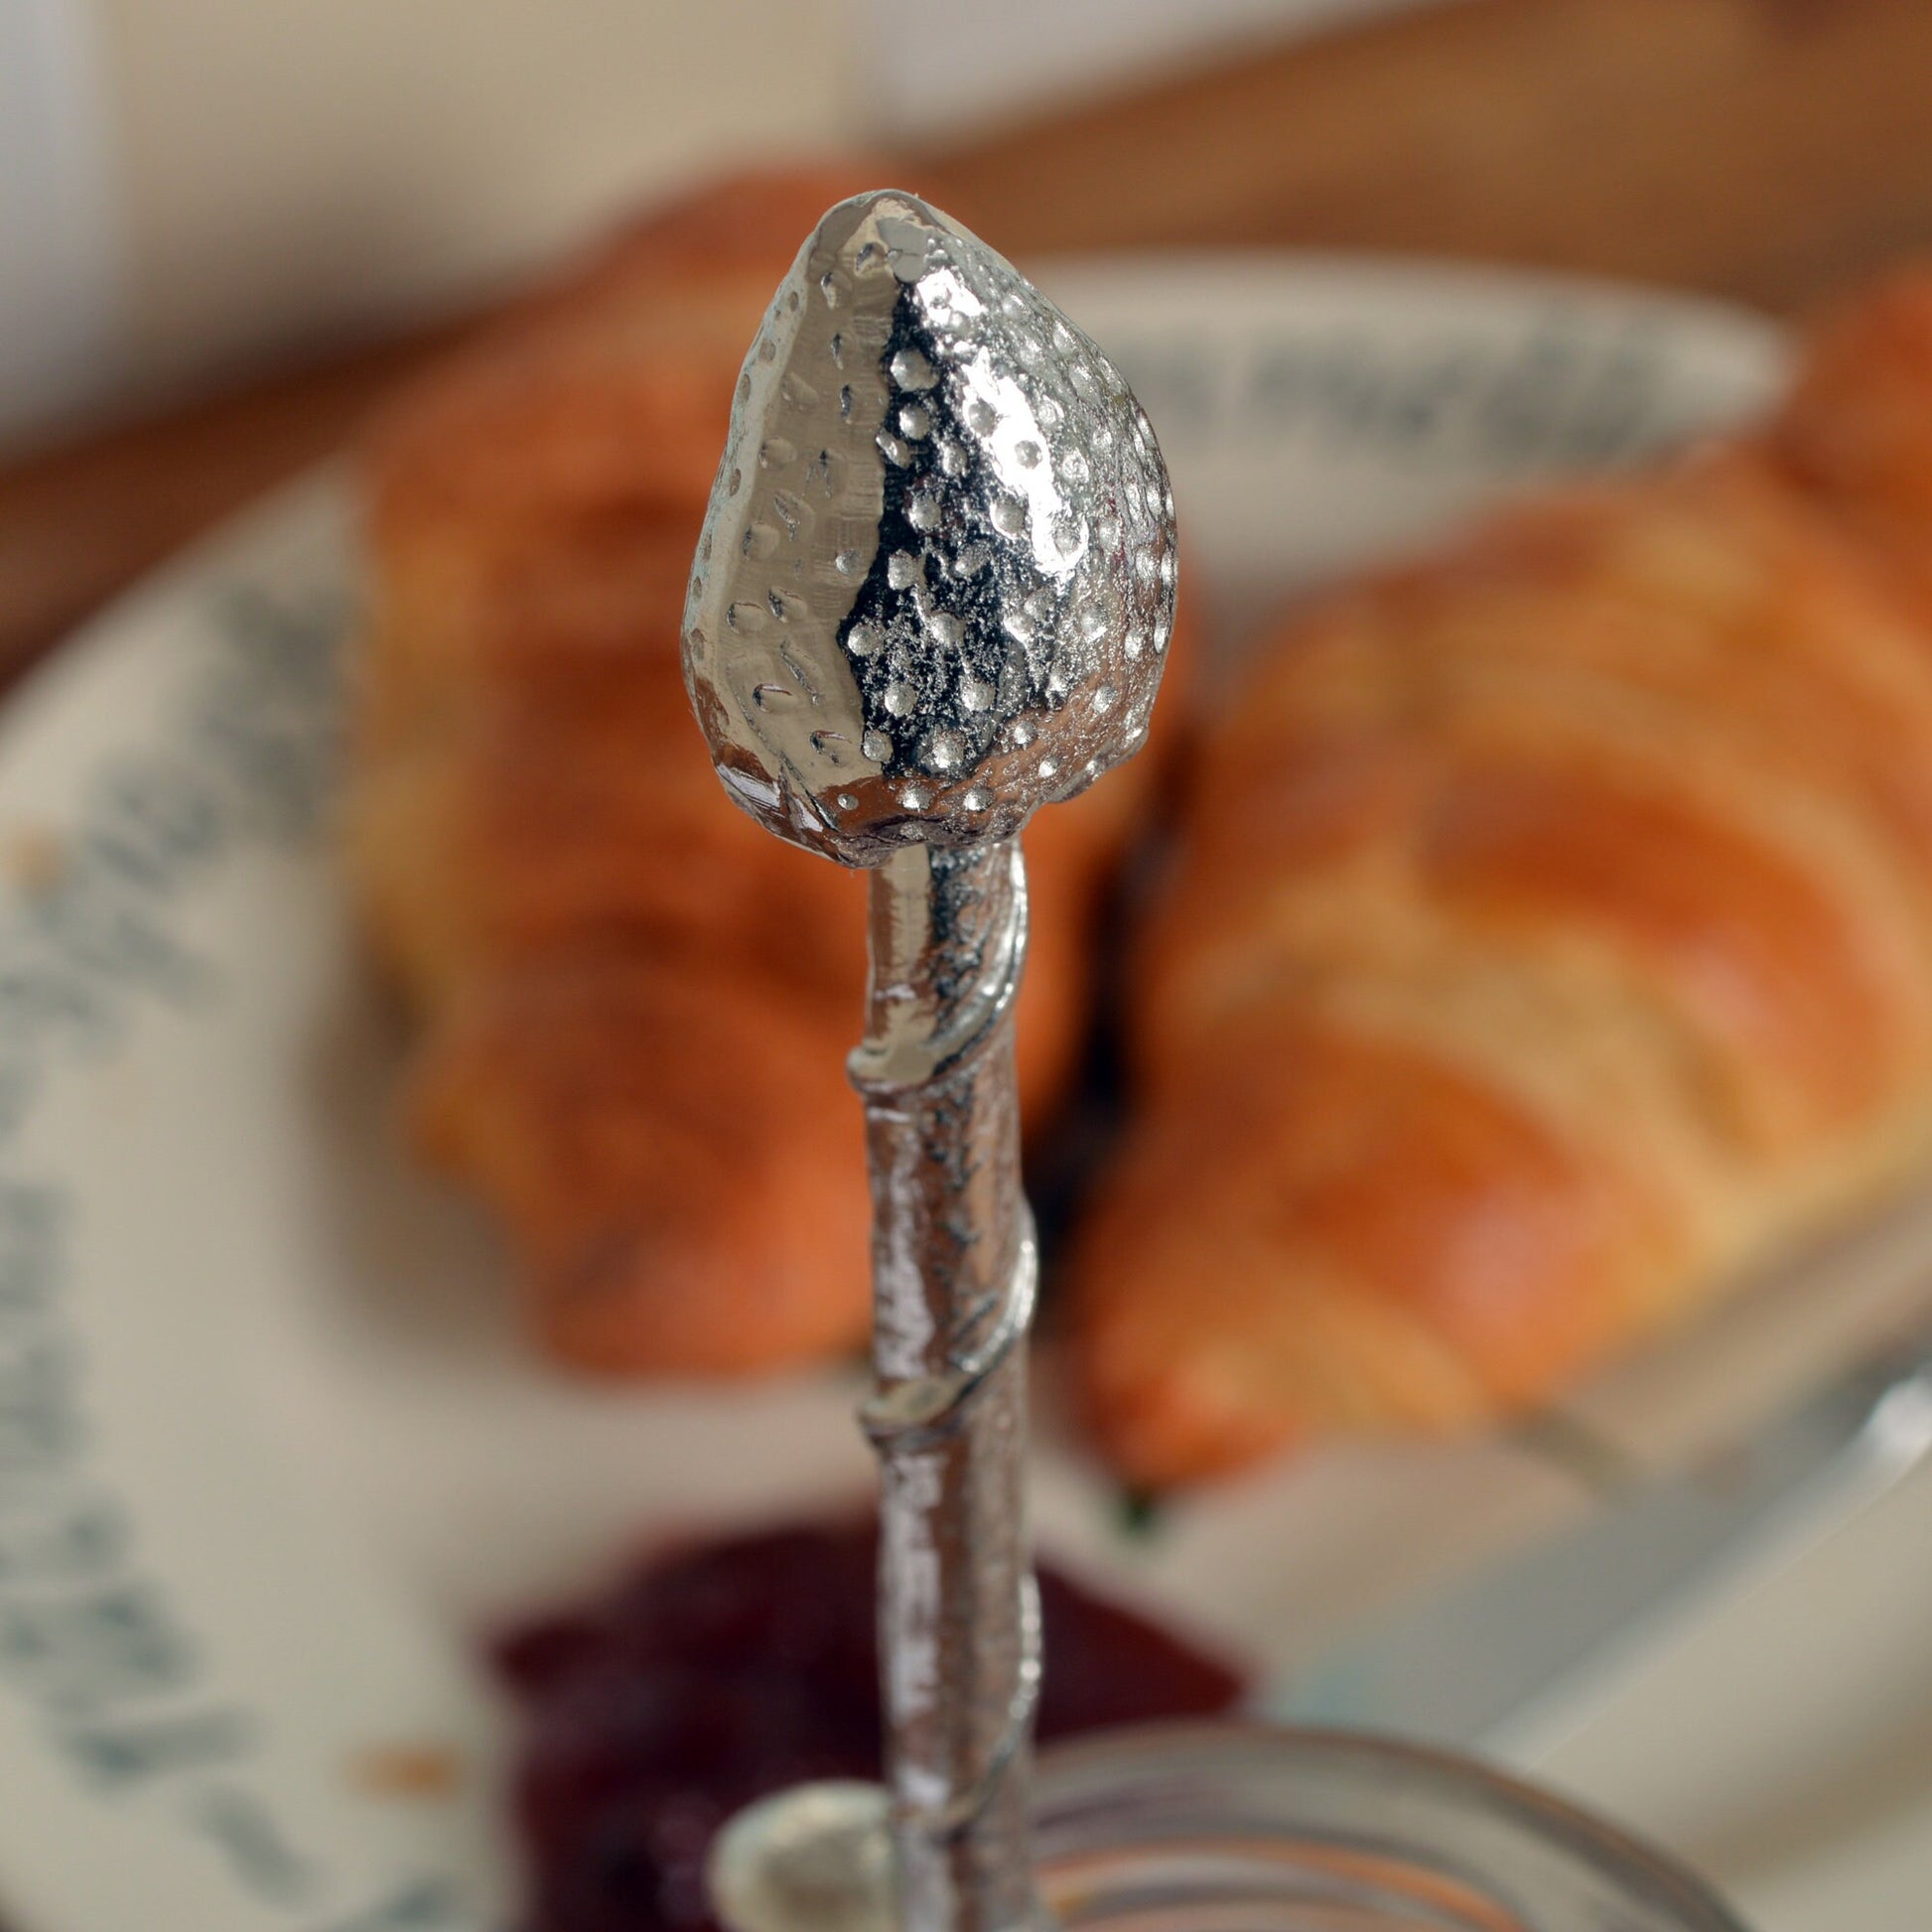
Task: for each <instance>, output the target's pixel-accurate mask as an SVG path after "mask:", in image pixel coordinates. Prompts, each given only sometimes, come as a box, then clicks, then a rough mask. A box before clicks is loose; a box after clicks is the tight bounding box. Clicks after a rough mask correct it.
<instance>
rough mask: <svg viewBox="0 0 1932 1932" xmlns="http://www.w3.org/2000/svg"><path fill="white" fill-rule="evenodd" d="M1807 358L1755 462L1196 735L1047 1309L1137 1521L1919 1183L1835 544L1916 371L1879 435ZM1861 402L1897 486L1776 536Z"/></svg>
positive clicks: (1870, 725) (1265, 666)
mask: <svg viewBox="0 0 1932 1932" xmlns="http://www.w3.org/2000/svg"><path fill="white" fill-rule="evenodd" d="M1899 300H1900V298H1899V296H1898V295H1897V294H1896V293H1893V294H1890V295H1887V296H1884V297H1881V298H1880V302H1879V308H1880V310H1881V311H1883V310H1884V309H1885V308H1886V306H1887V305H1895V304H1896V303H1897V302H1898V301H1899ZM1909 306H1911V307H1912V308H1913V310H1914V313H1915V316H1916V318H1917V322H1918V324H1919V325H1920V326H1922V325H1923V323H1924V320H1925V318H1926V317H1928V316H1932V306H1928V298H1926V297H1925V296H1924V295H1923V294H1921V295H1920V296H1918V297H1915V298H1914V299H1913V301H1912V302H1911V304H1910V305H1909ZM1889 326H1890V325H1886V324H1885V323H1884V318H1883V316H1882V315H1881V316H1879V317H1877V318H1866V319H1864V321H1863V323H1862V322H1861V321H1860V319H1858V318H1853V319H1852V321H1851V322H1849V323H1845V324H1841V325H1840V331H1841V335H1843V334H1844V333H1845V332H1848V331H1849V333H1850V334H1851V335H1852V337H1854V338H1855V339H1856V338H1857V337H1858V335H1859V333H1860V331H1861V329H1876V330H1877V332H1878V334H1879V335H1880V336H1881V337H1885V336H1886V333H1887V328H1888V327H1889ZM1914 340H1915V341H1916V342H1918V345H1919V346H1920V347H1921V348H1922V347H1924V346H1925V345H1926V344H1928V343H1932V331H1927V333H1926V334H1925V335H1924V336H1923V339H1922V340H1921V339H1919V338H1914ZM1841 356H1842V343H1841V340H1840V339H1839V338H1834V337H1830V336H1828V337H1827V338H1826V341H1825V343H1824V345H1823V346H1822V347H1821V350H1820V358H1821V360H1820V362H1818V363H1815V364H1814V368H1813V376H1812V378H1811V379H1809V380H1808V381H1807V382H1806V383H1805V384H1802V385H1801V386H1800V390H1799V394H1798V400H1797V402H1796V403H1795V404H1794V405H1793V412H1792V416H1791V417H1789V418H1787V419H1786V421H1785V422H1784V423H1782V424H1781V425H1780V426H1779V428H1778V432H1776V433H1774V435H1773V436H1772V438H1771V439H1769V441H1768V442H1764V443H1760V444H1759V445H1757V446H1756V447H1750V448H1746V447H1739V448H1736V449H1733V450H1731V451H1729V452H1720V453H1707V454H1706V455H1704V456H1701V457H1699V458H1696V459H1693V460H1690V461H1687V462H1685V463H1683V464H1680V465H1678V466H1675V467H1673V468H1672V469H1670V470H1668V471H1666V472H1664V473H1661V474H1655V475H1651V476H1648V477H1645V478H1642V479H1638V480H1632V481H1626V482H1621V483H1608V484H1605V485H1602V486H1601V487H1598V488H1595V489H1589V490H1582V491H1577V492H1574V493H1572V494H1569V495H1567V496H1564V497H1561V498H1559V499H1557V500H1553V501H1547V502H1544V503H1541V504H1538V505H1534V506H1531V507H1527V508H1524V509H1520V510H1517V511H1514V512H1510V513H1507V514H1505V515H1503V516H1502V517H1500V518H1499V519H1497V520H1495V521H1494V522H1492V523H1491V524H1489V525H1488V526H1487V527H1485V528H1483V529H1481V530H1479V531H1478V532H1476V533H1475V534H1474V535H1473V536H1471V537H1469V538H1467V539H1465V540H1464V541H1463V542H1461V543H1460V544H1458V545H1456V546H1454V547H1452V548H1451V549H1449V550H1447V551H1445V552H1444V553H1443V554H1441V555H1440V556H1438V557H1435V558H1432V559H1428V560H1425V561H1423V562H1420V563H1418V564H1415V565H1413V566H1410V567H1407V568H1403V569H1398V570H1395V571H1392V572H1389V573H1386V574H1384V575H1382V576H1380V577H1377V578H1374V579H1371V580H1369V581H1367V582H1364V583H1360V584H1357V585H1354V586H1352V587H1348V588H1344V589H1342V590H1340V591H1338V592H1336V593H1334V594H1333V595H1331V596H1329V597H1328V598H1327V599H1325V600H1324V601H1323V602H1322V603H1321V604H1320V605H1319V606H1318V607H1317V608H1315V609H1312V610H1311V611H1308V612H1306V613H1305V614H1303V615H1301V616H1299V617H1297V618H1296V619H1295V620H1294V621H1292V622H1290V623H1289V624H1288V625H1287V626H1286V627H1285V628H1284V629H1283V630H1282V632H1281V633H1280V634H1279V635H1277V636H1276V637H1274V638H1272V639H1270V640H1268V641H1267V643H1266V644H1265V645H1264V647H1263V648H1262V649H1261V651H1260V653H1259V655H1258V658H1257V660H1256V662H1255V663H1254V666H1253V668H1252V671H1251V673H1250V674H1249V675H1248V677H1247V678H1246V680H1245V683H1244V684H1243V685H1242V687H1241V688H1240V689H1239V691H1238V692H1237V693H1236V694H1235V696H1234V698H1233V700H1232V702H1230V703H1229V705H1228V706H1227V708H1226V711H1225V713H1224V715H1223V716H1222V717H1221V718H1220V719H1219V721H1218V722H1217V723H1216V724H1215V725H1214V726H1213V727H1212V728H1211V729H1210V730H1209V731H1208V733H1207V734H1206V738H1205V742H1204V744H1203V748H1202V754H1201V759H1200V768H1199V771H1198V774H1197V779H1196V787H1195V795H1194V796H1193V798H1192V800H1191V802H1190V805H1189V808H1188V812H1187V816H1186V823H1185V827H1184V843H1183V850H1182V853H1181V857H1180V861H1179V864H1178V866H1177V868H1176V873H1175V877H1174V880H1173V887H1172V890H1171V891H1170V892H1169V893H1168V895H1167V897H1166V898H1165V901H1164V903H1163V904H1162V906H1161V907H1160V908H1159V910H1158V912H1157V914H1156V916H1155V917H1154V919H1153V922H1152V925H1151V928H1150V929H1149V930H1148V931H1147V933H1146V934H1145V935H1144V940H1143V943H1142V946H1141V951H1140V962H1139V974H1138V980H1137V986H1136V999H1135V1007H1134V1013H1133V1019H1132V1047H1133V1051H1134V1056H1135V1059H1136V1062H1137V1066H1138V1071H1139V1077H1140V1089H1141V1093H1140V1105H1139V1109H1138V1111H1137V1113H1136V1115H1135V1117H1134V1120H1133V1122H1132V1124H1131V1125H1130V1127H1129V1129H1128V1132H1127V1136H1126V1144H1125V1147H1124V1149H1123V1151H1122V1153H1121V1155H1120V1158H1119V1162H1118V1165H1117V1167H1116V1168H1115V1169H1114V1171H1113V1173H1111V1175H1110V1176H1109V1177H1108V1179H1107V1181H1106V1184H1105V1185H1104V1186H1103V1188H1102V1189H1101V1191H1100V1194H1099V1197H1098V1199H1097V1200H1096V1202H1095V1203H1094V1206H1093V1208H1092V1211H1091V1214H1090V1216H1089V1218H1088V1221H1087V1223H1086V1226H1085V1228H1084V1230H1083V1232H1082V1235H1081V1238H1080V1241H1079V1243H1078V1249H1077V1253H1076V1255H1075V1258H1074V1264H1073V1270H1072V1273H1073V1290H1074V1293H1073V1321H1072V1326H1073V1341H1074V1349H1075V1354H1076V1357H1077V1360H1078V1362H1079V1366H1080V1371H1081V1373H1082V1376H1083V1379H1084V1384H1085V1388H1086V1392H1087V1396H1088V1399H1089V1405H1090V1408H1091V1410H1092V1413H1093V1415H1094V1417H1095V1419H1096V1421H1097V1423H1098V1425H1099V1427H1100V1429H1101V1432H1102V1434H1103V1436H1104V1437H1105V1439H1106V1441H1107V1443H1108V1446H1109V1447H1110V1449H1111V1450H1112V1452H1113V1454H1114V1456H1115V1458H1116V1459H1117V1461H1118V1462H1119V1464H1120V1465H1121V1466H1122V1468H1123V1469H1124V1470H1126V1471H1127V1472H1128V1473H1129V1474H1131V1475H1132V1476H1134V1477H1135V1478H1137V1479H1139V1480H1141V1481H1145V1482H1150V1483H1157V1484H1159V1483H1167V1482H1173V1481H1178V1480H1184V1479H1187V1478H1190V1477H1194V1476H1199V1475H1201V1474H1204V1473H1207V1472H1210V1471H1212V1470H1215V1469H1218V1468H1223V1467H1226V1466H1229V1465H1231V1464H1234V1463H1238V1462H1241V1461H1244V1460H1247V1459H1250V1458H1251V1457H1253V1456H1255V1455H1257V1454H1260V1453H1262V1452H1264V1451H1265V1450H1267V1449H1271V1448H1274V1447H1278V1446H1279V1445H1281V1444H1284V1443H1287V1442H1292V1441H1295V1440H1297V1439H1300V1438H1303V1437H1306V1436H1309V1435H1311V1434H1319V1433H1323V1432H1328V1431H1334V1430H1338V1429H1360V1430H1387V1429H1393V1428H1413V1427H1417V1426H1422V1427H1428V1428H1451V1427H1458V1426H1465V1425H1468V1424H1471V1423H1474V1422H1478V1421H1481V1420H1484V1419H1487V1418H1491V1417H1494V1416H1497V1415H1499V1414H1503V1413H1507V1412H1509V1411H1511V1410H1514V1409H1519V1408H1521V1407H1523V1406H1525V1405H1527V1404H1532V1403H1536V1402H1539V1401H1541V1400H1544V1399H1546V1398H1547V1397H1548V1396H1549V1395H1550V1394H1551V1393H1552V1392H1553V1391H1555V1390H1556V1389H1558V1388H1560V1387H1561V1386H1562V1385H1563V1383H1564V1382H1565V1381H1566V1380H1567V1379H1568V1378H1570V1377H1572V1376H1574V1375H1575V1374H1577V1373H1578V1372H1580V1371H1582V1370H1584V1369H1587V1368H1588V1367H1590V1366H1592V1365H1593V1364H1595V1363H1597V1362H1599V1361H1601V1360H1602V1359H1604V1358H1605V1357H1606V1356H1607V1355H1608V1354H1610V1353H1611V1352H1613V1351H1614V1350H1615V1349H1617V1348H1618V1347H1621V1346H1624V1345H1627V1344H1628V1343H1630V1342H1631V1341H1633V1340H1635V1339H1637V1338H1639V1337H1641V1336H1643V1335H1645V1334H1648V1333H1651V1332H1654V1331H1655V1330H1656V1329H1658V1328H1659V1327H1660V1326H1662V1325H1664V1324H1666V1323H1668V1322H1671V1321H1674V1320H1677V1319H1679V1318H1681V1317H1683V1316H1684V1315H1685V1314H1687V1313H1688V1312H1689V1311H1692V1310H1694V1309H1696V1308H1697V1307H1699V1306H1701V1305H1702V1304H1704V1303H1706V1302H1708V1301H1709V1300H1710V1299H1711V1297H1713V1296H1714V1295H1715V1294H1717V1293H1718V1292H1720V1290H1721V1289H1722V1288H1723V1287H1724V1286H1725V1284H1726V1283H1727V1282H1730V1281H1733V1280H1735V1279H1736V1278H1737V1277H1738V1274H1739V1272H1740V1270H1741V1268H1742V1266H1743V1264H1744V1263H1745V1262H1747V1261H1748V1260H1750V1259H1752V1258H1753V1257H1755V1256H1757V1255H1758V1254H1760V1253H1761V1252H1763V1251H1764V1250H1766V1249H1768V1248H1770V1247H1772V1246H1774V1245H1776V1244H1778V1243H1780V1242H1783V1241H1786V1240H1788V1239H1790V1238H1791V1237H1793V1236H1794V1235H1796V1234H1800V1233H1803V1232H1805V1231H1808V1230H1810V1229H1813V1228H1815V1227H1816V1226H1818V1225H1819V1223H1820V1222H1821V1220H1822V1219H1824V1218H1826V1217H1828V1216H1830V1215H1832V1214H1836V1213H1841V1212H1843V1211H1845V1210H1846V1209H1847V1208H1849V1207H1851V1206H1853V1205H1855V1204H1857V1203H1861V1202H1863V1201H1865V1200H1867V1199H1869V1198H1870V1197H1871V1196H1872V1195H1873V1194H1874V1193H1875V1192H1876V1191H1878V1190H1881V1189H1883V1188H1884V1187H1886V1186H1888V1185H1892V1184H1895V1183H1896V1182H1897V1181H1898V1179H1899V1178H1900V1177H1901V1176H1902V1175H1903V1174H1904V1173H1907V1172H1908V1171H1909V1170H1910V1169H1911V1168H1912V1167H1913V1165H1914V1163H1916V1162H1918V1161H1920V1160H1922V1159H1923V1158H1924V1157H1925V1155H1926V1154H1927V1152H1928V1148H1932V1132H1929V1131H1928V1130H1929V1129H1932V630H1929V629H1928V624H1927V621H1926V619H1927V618H1932V603H1926V604H1922V605H1915V604H1914V603H1913V601H1912V600H1911V599H1910V598H1909V597H1906V596H1901V595H1900V594H1899V577H1900V572H1899V568H1898V563H1899V558H1900V557H1901V556H1904V555H1905V554H1906V552H1905V550H1904V548H1902V547H1901V546H1902V539H1900V540H1898V541H1889V540H1888V541H1887V543H1886V544H1885V545H1884V546H1882V547H1881V546H1880V545H1878V544H1877V543H1875V542H1874V538H1873V532H1874V530H1876V529H1878V528H1880V527H1881V526H1882V527H1883V528H1885V529H1888V530H1892V529H1895V530H1897V531H1905V530H1908V529H1910V528H1912V527H1913V523H1912V518H1913V516H1914V515H1916V514H1918V513H1919V512H1918V511H1916V510H1915V509H1914V508H1913V507H1912V506H1913V504H1914V503H1915V502H1917V501H1918V498H1917V496H1916V494H1915V492H1917V491H1918V490H1919V489H1920V488H1921V486H1922V483H1923V480H1924V479H1925V478H1928V477H1932V407H1928V404H1932V353H1928V354H1925V355H1923V356H1922V357H1921V358H1920V359H1919V360H1918V361H1916V362H1915V363H1914V364H1913V369H1914V370H1915V371H1916V373H1915V375H1912V374H1909V373H1908V372H1901V370H1900V368H1899V367H1898V366H1897V363H1896V360H1886V359H1885V358H1883V357H1875V356H1874V357H1872V358H1870V359H1869V360H1868V361H1867V362H1866V363H1865V365H1864V366H1865V367H1866V369H1867V371H1868V379H1869V380H1870V381H1871V382H1872V383H1873V384H1875V385H1876V387H1877V388H1878V389H1879V390H1880V391H1881V392H1883V393H1884V394H1886V395H1888V396H1891V397H1892V400H1891V401H1890V402H1886V403H1875V402H1874V401H1873V399H1872V398H1871V397H1868V396H1865V395H1863V393H1862V392H1861V391H1860V389H1859V381H1858V376H1857V372H1856V370H1854V369H1853V368H1850V367H1838V366H1834V361H1835V358H1840V357H1841ZM1827 377H1829V383H1828V381H1827ZM1827 387H1830V388H1831V389H1832V390H1833V392H1834V400H1833V402H1832V403H1831V404H1829V405H1827V404H1825V403H1824V402H1823V401H1822V400H1821V397H1822V394H1823V392H1824V391H1825V389H1826V388H1827ZM1901 389H1902V390H1903V391H1904V392H1905V393H1906V395H1907V397H1908V401H1907V403H1906V404H1905V405H1903V406H1905V407H1907V408H1908V409H1915V410H1916V411H1917V421H1918V423H1919V433H1918V442H1917V464H1916V465H1915V464H1914V463H1913V462H1912V461H1911V459H1910V455H1909V453H1908V452H1907V451H1905V450H1903V449H1891V448H1888V449H1887V451H1886V453H1885V456H1884V461H1883V463H1882V464H1877V463H1871V464H1866V465H1864V466H1863V467H1862V468H1859V470H1858V474H1859V476H1860V478H1861V479H1862V482H1861V483H1860V491H1861V492H1862V493H1860V494H1858V495H1857V497H1856V499H1855V500H1854V501H1852V502H1851V503H1850V505H1849V506H1848V505H1847V504H1845V503H1841V502H1838V501H1836V500H1835V501H1834V503H1833V505H1832V509H1831V511H1830V512H1829V513H1827V512H1826V511H1824V510H1822V509H1821V492H1829V490H1830V489H1831V487H1832V484H1831V483H1829V481H1828V480H1826V478H1825V475H1824V469H1825V466H1823V465H1822V464H1815V465H1814V467H1813V470H1812V472H1811V474H1810V475H1809V477H1808V478H1807V479H1806V480H1805V481H1803V482H1802V483H1799V482H1794V480H1793V466H1792V465H1791V463H1790V462H1789V461H1788V460H1787V459H1786V458H1785V457H1784V456H1782V455H1780V454H1779V453H1778V452H1777V450H1776V448H1775V445H1776V443H1777V441H1778V437H1779V435H1780V434H1781V435H1783V436H1784V437H1785V439H1786V440H1787V441H1789V440H1794V439H1795V440H1796V441H1798V442H1800V443H1802V444H1803V446H1804V447H1806V448H1808V449H1811V450H1813V451H1816V450H1817V449H1818V448H1820V447H1825V446H1830V445H1831V443H1832V430H1831V425H1830V421H1828V422H1827V424H1826V425H1825V426H1824V427H1822V428H1820V427H1817V426H1805V425H1804V423H1803V420H1802V419H1803V417H1804V416H1805V415H1806V414H1807V413H1809V412H1813V411H1816V410H1819V409H1823V408H1829V409H1836V410H1838V411H1840V412H1843V413H1845V414H1847V415H1849V416H1853V417H1856V416H1857V415H1858V414H1859V413H1860V412H1861V411H1862V410H1863V409H1865V408H1867V407H1873V408H1877V409H1878V410H1879V412H1880V413H1883V411H1884V410H1885V409H1887V408H1889V407H1892V406H1893V405H1894V404H1895V403H1896V396H1895V395H1894V394H1893V392H1894V391H1897V390H1901ZM1833 420H1835V419H1833ZM1863 447H1864V449H1865V451H1866V453H1867V454H1869V450H1870V447H1871V446H1870V445H1869V444H1866V445H1864V446H1863ZM1881 470H1882V472H1883V475H1884V477H1885V478H1886V479H1888V480H1889V484H1888V485H1887V486H1890V485H1894V484H1895V488H1893V489H1892V493H1890V494H1886V493H1885V488H1884V487H1881V485H1880V483H1879V482H1878V477H1879V472H1880V471H1881ZM1880 498H1882V501H1883V504H1884V506H1885V507H1884V514H1883V515H1882V516H1881V515H1880V514H1879V511H1878V509H1877V508H1876V507H1874V505H1875V504H1876V503H1877V502H1878V501H1879V499H1880ZM1923 513H1924V514H1925V515H1927V516H1929V517H1932V496H1928V497H1927V498H1926V501H1925V506H1924V512H1923ZM1925 527H1926V528H1927V529H1928V530H1932V523H1929V524H1927V525H1926V526H1925Z"/></svg>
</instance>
